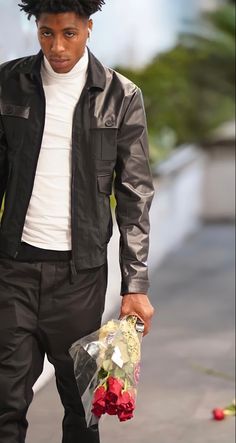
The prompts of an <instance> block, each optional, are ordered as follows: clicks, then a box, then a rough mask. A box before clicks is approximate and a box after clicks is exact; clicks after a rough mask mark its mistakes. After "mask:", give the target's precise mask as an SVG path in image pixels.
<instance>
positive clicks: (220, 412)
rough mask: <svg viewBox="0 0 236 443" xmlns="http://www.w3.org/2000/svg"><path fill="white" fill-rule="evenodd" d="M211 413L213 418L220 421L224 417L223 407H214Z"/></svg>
mask: <svg viewBox="0 0 236 443" xmlns="http://www.w3.org/2000/svg"><path fill="white" fill-rule="evenodd" d="M212 414H213V418H214V420H218V421H220V420H224V418H225V413H224V411H223V409H220V408H216V409H214V410H213V411H212Z"/></svg>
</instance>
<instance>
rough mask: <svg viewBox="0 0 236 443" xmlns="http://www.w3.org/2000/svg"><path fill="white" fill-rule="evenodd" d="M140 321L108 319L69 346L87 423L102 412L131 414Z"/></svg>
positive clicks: (123, 416)
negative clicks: (97, 328)
mask: <svg viewBox="0 0 236 443" xmlns="http://www.w3.org/2000/svg"><path fill="white" fill-rule="evenodd" d="M142 332H143V324H142V323H141V322H140V321H139V320H138V319H137V317H135V316H128V317H125V318H123V319H122V320H110V321H109V322H108V323H106V324H105V325H104V326H102V327H101V328H100V329H99V330H97V331H95V332H93V333H92V334H90V335H88V336H86V337H83V338H82V339H80V340H78V341H76V342H75V343H73V345H72V346H71V348H70V349H69V352H70V355H71V357H72V359H73V361H74V373H75V378H76V382H77V386H78V390H79V394H80V396H81V400H82V403H83V406H84V410H85V418H86V422H87V426H88V427H89V426H91V425H93V424H96V423H97V422H98V420H99V418H100V417H101V416H102V415H104V414H108V415H117V417H118V419H119V420H120V421H126V420H129V419H131V418H132V417H133V413H134V409H135V402H136V396H137V385H138V380H139V373H140V360H141V340H142Z"/></svg>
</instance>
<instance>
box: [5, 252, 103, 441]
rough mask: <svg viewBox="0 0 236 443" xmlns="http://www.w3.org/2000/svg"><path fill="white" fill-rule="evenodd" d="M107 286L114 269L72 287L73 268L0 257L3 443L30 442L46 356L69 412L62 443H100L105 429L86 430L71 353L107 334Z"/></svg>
mask: <svg viewBox="0 0 236 443" xmlns="http://www.w3.org/2000/svg"><path fill="white" fill-rule="evenodd" d="M106 287H107V264H104V265H103V266H101V267H99V268H95V269H91V270H85V271H81V272H80V273H79V274H78V276H77V277H75V278H74V282H73V283H72V282H71V278H70V266H69V261H56V262H53V261H46V262H43V261H41V262H40V261H35V262H24V261H23V262H21V261H13V260H10V259H5V258H0V443H24V442H25V437H26V431H27V426H28V422H27V419H26V414H27V410H28V407H29V405H30V403H31V401H32V398H33V391H32V386H33V384H34V383H35V381H36V380H37V378H38V377H39V375H40V374H41V372H42V369H43V360H44V356H45V353H46V354H47V357H48V360H49V361H50V362H51V363H52V364H53V365H54V367H55V376H56V384H57V389H58V392H59V394H60V398H61V401H62V404H63V406H64V409H65V415H64V419H63V424H62V428H63V438H62V443H99V441H100V440H99V431H98V426H94V427H90V428H88V429H87V427H86V424H85V420H84V410H83V406H82V404H81V400H80V398H79V394H78V389H77V386H76V382H75V378H74V373H73V362H72V359H71V357H70V355H69V353H68V349H69V347H70V345H71V344H72V343H73V342H74V341H76V340H77V339H78V338H80V337H82V336H84V335H86V334H89V333H90V332H92V331H94V330H96V329H98V328H99V327H100V324H101V317H102V313H103V310H104V302H105V292H106Z"/></svg>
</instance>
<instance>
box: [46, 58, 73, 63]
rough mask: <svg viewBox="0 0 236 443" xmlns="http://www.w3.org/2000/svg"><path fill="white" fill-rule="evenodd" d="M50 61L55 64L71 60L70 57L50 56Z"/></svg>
mask: <svg viewBox="0 0 236 443" xmlns="http://www.w3.org/2000/svg"><path fill="white" fill-rule="evenodd" d="M50 62H51V63H53V64H65V63H68V62H69V59H68V58H50Z"/></svg>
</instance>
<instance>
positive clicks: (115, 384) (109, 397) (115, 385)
mask: <svg viewBox="0 0 236 443" xmlns="http://www.w3.org/2000/svg"><path fill="white" fill-rule="evenodd" d="M107 384H108V388H107V394H106V401H107V402H108V403H113V404H114V403H116V402H117V400H118V397H119V396H120V393H121V390H122V389H123V386H124V383H123V382H122V380H119V379H118V378H114V377H109V378H108V379H107Z"/></svg>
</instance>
